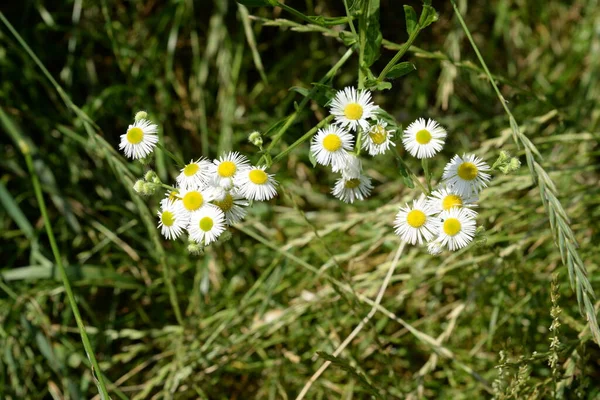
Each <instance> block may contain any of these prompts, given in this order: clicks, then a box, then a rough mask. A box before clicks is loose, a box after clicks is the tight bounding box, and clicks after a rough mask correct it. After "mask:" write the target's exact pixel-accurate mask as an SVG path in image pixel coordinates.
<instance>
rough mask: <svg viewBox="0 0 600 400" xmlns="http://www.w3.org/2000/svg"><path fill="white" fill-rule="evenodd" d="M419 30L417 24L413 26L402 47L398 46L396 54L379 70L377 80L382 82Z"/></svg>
mask: <svg viewBox="0 0 600 400" xmlns="http://www.w3.org/2000/svg"><path fill="white" fill-rule="evenodd" d="M420 32H421V28H420V27H419V26H417V27H416V28H415V30H414V31H413V32H412V33H411V34H410V36H409V37H408V40H407V41H406V43H404V44H403V45H402V47H401V48H400V50H398V52H397V53H396V55H395V56H394V58H392V59H391V60H390V62H389V63H388V64H387V65H386V66H385V67H384V68H383V70H382V71H381V73H380V74H379V76H378V77H377V81H378V82H383V80H384V79H385V77H386V76H387V74H388V73H389V72H390V70H391V69H392V68H393V67H394V65H396V64H397V63H398V61H400V59H401V58H402V56H403V55H404V53H406V52H407V51H408V49H409V48H410V46H411V45H412V43H413V42H414V41H415V39H416V38H417V36H419V33H420Z"/></svg>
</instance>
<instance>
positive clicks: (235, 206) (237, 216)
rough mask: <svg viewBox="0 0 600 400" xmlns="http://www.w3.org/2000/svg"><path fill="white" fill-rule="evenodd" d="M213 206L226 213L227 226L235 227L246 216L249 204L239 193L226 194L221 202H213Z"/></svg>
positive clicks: (233, 191)
mask: <svg viewBox="0 0 600 400" xmlns="http://www.w3.org/2000/svg"><path fill="white" fill-rule="evenodd" d="M213 204H214V205H215V206H217V207H219V208H220V209H221V211H223V213H225V222H226V223H227V225H233V224H235V223H238V222H240V221H241V220H243V219H244V217H245V216H246V209H245V208H244V207H248V202H247V201H246V199H244V197H243V196H241V195H240V194H239V193H238V192H237V191H235V190H232V191H231V192H228V193H225V195H224V196H223V198H222V199H221V200H213Z"/></svg>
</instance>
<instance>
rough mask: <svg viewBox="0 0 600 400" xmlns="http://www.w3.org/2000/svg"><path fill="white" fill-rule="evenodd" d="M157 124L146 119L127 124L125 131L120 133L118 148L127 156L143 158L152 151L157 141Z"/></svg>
mask: <svg viewBox="0 0 600 400" xmlns="http://www.w3.org/2000/svg"><path fill="white" fill-rule="evenodd" d="M157 133H158V125H156V124H153V123H152V122H150V121H148V120H147V119H140V120H138V121H135V122H134V123H133V125H129V128H127V133H126V134H124V135H121V143H120V144H119V149H120V150H123V152H124V153H125V155H126V156H127V157H129V158H133V159H134V160H135V159H138V158H144V157H146V156H147V155H148V154H150V153H152V151H153V150H154V147H155V146H156V143H158V136H156V134H157Z"/></svg>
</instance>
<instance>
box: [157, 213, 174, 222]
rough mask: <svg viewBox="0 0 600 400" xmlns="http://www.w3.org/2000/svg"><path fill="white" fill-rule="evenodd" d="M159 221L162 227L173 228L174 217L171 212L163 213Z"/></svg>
mask: <svg viewBox="0 0 600 400" xmlns="http://www.w3.org/2000/svg"><path fill="white" fill-rule="evenodd" d="M160 219H161V221H162V223H163V225H164V226H173V224H174V223H175V215H173V213H172V212H171V211H163V213H162V215H161V216H160Z"/></svg>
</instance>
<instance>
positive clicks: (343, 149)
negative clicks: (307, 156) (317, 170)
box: [310, 125, 354, 172]
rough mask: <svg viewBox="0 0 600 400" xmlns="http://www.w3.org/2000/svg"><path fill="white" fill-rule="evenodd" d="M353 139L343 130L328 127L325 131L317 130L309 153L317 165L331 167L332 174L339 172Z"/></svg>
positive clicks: (335, 126)
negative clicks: (312, 155)
mask: <svg viewBox="0 0 600 400" xmlns="http://www.w3.org/2000/svg"><path fill="white" fill-rule="evenodd" d="M353 143H354V137H353V136H352V135H351V134H350V133H348V131H346V130H345V129H343V128H341V127H339V126H337V125H330V126H328V127H327V128H325V129H319V131H318V132H317V134H316V135H315V136H313V140H312V143H311V144H310V151H312V153H313V154H314V155H315V159H316V160H317V163H319V164H321V165H325V166H328V165H331V168H332V169H333V172H338V171H340V170H341V169H342V168H343V167H344V165H345V164H346V159H347V158H348V156H349V154H348V150H351V149H352V145H353Z"/></svg>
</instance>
